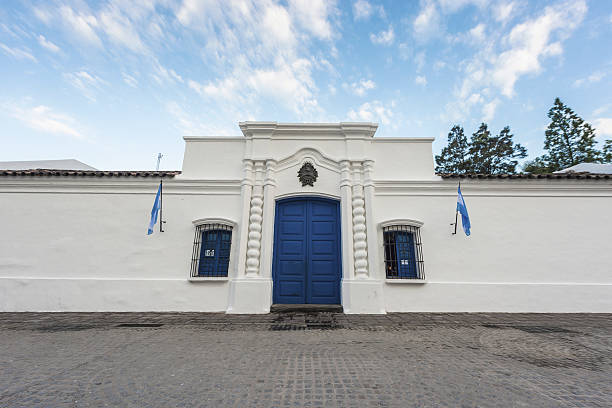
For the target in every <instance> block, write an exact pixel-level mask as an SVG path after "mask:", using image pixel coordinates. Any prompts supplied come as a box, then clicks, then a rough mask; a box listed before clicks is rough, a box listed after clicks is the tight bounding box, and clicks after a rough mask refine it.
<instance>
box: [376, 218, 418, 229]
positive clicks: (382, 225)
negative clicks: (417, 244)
mask: <svg viewBox="0 0 612 408" xmlns="http://www.w3.org/2000/svg"><path fill="white" fill-rule="evenodd" d="M393 225H410V226H413V227H418V228H420V227H422V226H423V225H425V224H424V223H423V222H422V221H418V220H411V219H409V218H396V219H393V220H388V221H383V222H380V223H378V227H379V228H385V227H391V226H393Z"/></svg>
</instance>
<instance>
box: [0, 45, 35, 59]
mask: <svg viewBox="0 0 612 408" xmlns="http://www.w3.org/2000/svg"><path fill="white" fill-rule="evenodd" d="M0 49H1V50H2V51H4V53H5V54H6V55H8V56H11V57H13V58H16V59H20V60H22V59H27V60H30V61H32V62H37V60H36V57H34V56H33V55H32V54H31V53H30V52H29V51H26V50H22V49H19V48H11V47H9V46H8V45H6V44H2V43H0Z"/></svg>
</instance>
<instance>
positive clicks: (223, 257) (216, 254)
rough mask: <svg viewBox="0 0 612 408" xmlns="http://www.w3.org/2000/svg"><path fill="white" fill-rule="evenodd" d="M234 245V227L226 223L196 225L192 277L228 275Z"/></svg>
mask: <svg viewBox="0 0 612 408" xmlns="http://www.w3.org/2000/svg"><path fill="white" fill-rule="evenodd" d="M231 247H232V227H230V226H229V225H225V224H203V225H198V226H196V231H195V238H194V240H193V252H192V255H191V276H192V277H211V278H215V277H227V272H228V269H229V259H230V253H231Z"/></svg>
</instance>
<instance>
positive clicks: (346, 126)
mask: <svg viewBox="0 0 612 408" xmlns="http://www.w3.org/2000/svg"><path fill="white" fill-rule="evenodd" d="M239 126H240V129H241V130H242V133H243V134H244V136H245V137H246V138H254V139H258V138H274V139H283V138H288V139H294V138H297V139H353V138H358V139H360V138H363V139H365V138H372V137H373V136H374V133H376V129H378V124H377V123H371V122H363V123H362V122H358V123H355V122H340V123H277V122H240V123H239Z"/></svg>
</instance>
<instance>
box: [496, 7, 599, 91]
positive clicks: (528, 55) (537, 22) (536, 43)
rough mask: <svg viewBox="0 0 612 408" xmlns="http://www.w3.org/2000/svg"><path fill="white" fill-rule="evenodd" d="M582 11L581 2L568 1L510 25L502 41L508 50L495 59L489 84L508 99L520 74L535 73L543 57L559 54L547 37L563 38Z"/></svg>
mask: <svg viewBox="0 0 612 408" xmlns="http://www.w3.org/2000/svg"><path fill="white" fill-rule="evenodd" d="M586 11H587V6H586V4H585V2H584V1H569V2H566V3H562V4H557V5H555V6H550V7H546V8H545V9H544V13H543V14H542V15H541V16H540V17H537V18H535V19H531V20H528V21H526V22H524V23H521V24H517V25H516V26H514V27H513V28H512V31H511V32H510V34H509V35H507V36H506V37H505V38H504V41H505V42H506V43H507V44H509V46H510V47H509V49H508V50H506V51H504V52H502V53H501V54H500V55H499V56H498V57H497V60H496V62H495V66H494V68H493V72H492V78H493V82H494V84H495V85H497V86H498V87H499V88H500V89H501V91H502V94H504V95H505V96H512V95H513V94H514V84H515V83H516V81H517V80H518V79H519V78H520V77H521V76H522V75H525V74H528V73H537V72H539V71H540V70H541V65H540V60H541V59H542V58H543V57H546V56H550V55H558V54H559V53H560V52H562V48H561V44H560V42H559V41H557V42H551V36H553V34H557V35H558V37H559V38H560V39H561V40H562V39H565V38H567V37H568V36H569V34H570V33H571V32H572V31H573V30H574V29H575V28H576V26H577V25H578V24H580V23H581V22H582V20H583V18H584V16H585V14H586Z"/></svg>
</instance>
